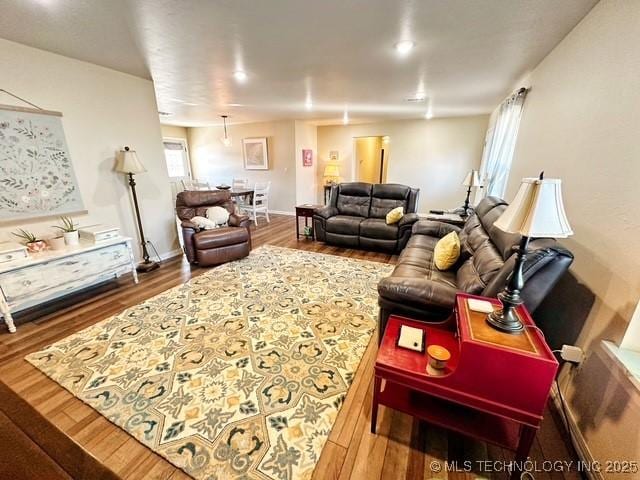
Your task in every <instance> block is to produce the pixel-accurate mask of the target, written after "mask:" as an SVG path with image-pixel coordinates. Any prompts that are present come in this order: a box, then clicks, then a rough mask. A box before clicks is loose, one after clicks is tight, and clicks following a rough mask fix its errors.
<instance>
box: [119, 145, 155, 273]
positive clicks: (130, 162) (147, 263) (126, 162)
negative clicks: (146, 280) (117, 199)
mask: <svg viewBox="0 0 640 480" xmlns="http://www.w3.org/2000/svg"><path fill="white" fill-rule="evenodd" d="M115 170H116V172H120V173H126V174H127V176H128V177H129V186H130V187H131V196H132V198H133V206H134V209H135V212H136V220H137V222H138V231H139V232H140V245H141V247H142V258H143V261H142V262H141V263H140V264H138V266H137V268H136V269H137V270H138V271H139V272H150V271H151V270H155V269H156V268H158V267H159V266H160V265H158V263H157V262H154V261H153V260H151V259H150V258H149V251H148V250H147V241H146V239H145V238H144V230H143V228H142V218H140V207H139V206H138V195H137V193H136V181H135V179H134V178H133V175H134V174H137V173H144V172H146V171H147V170H146V169H145V168H144V165H142V163H141V162H140V159H138V155H137V154H136V152H135V150H131V149H130V148H129V147H124V150H122V151H121V152H120V153H119V154H118V157H117V160H116V168H115Z"/></svg>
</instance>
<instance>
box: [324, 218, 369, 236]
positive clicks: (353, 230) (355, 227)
mask: <svg viewBox="0 0 640 480" xmlns="http://www.w3.org/2000/svg"><path fill="white" fill-rule="evenodd" d="M363 220H364V217H356V216H351V215H336V216H335V217H331V218H328V219H327V232H330V233H340V234H342V235H359V234H360V223H362V221H363Z"/></svg>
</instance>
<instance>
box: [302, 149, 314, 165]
mask: <svg viewBox="0 0 640 480" xmlns="http://www.w3.org/2000/svg"><path fill="white" fill-rule="evenodd" d="M312 165H313V150H311V149H310V148H303V149H302V166H303V167H311V166H312Z"/></svg>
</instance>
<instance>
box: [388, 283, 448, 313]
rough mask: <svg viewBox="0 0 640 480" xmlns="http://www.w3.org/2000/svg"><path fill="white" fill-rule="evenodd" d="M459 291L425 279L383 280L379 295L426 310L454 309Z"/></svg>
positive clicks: (444, 284)
mask: <svg viewBox="0 0 640 480" xmlns="http://www.w3.org/2000/svg"><path fill="white" fill-rule="evenodd" d="M456 292H457V289H456V288H455V287H452V286H451V285H449V284H446V283H441V282H437V281H434V280H430V279H428V278H425V277H394V276H393V275H392V276H390V277H387V278H383V279H382V280H381V281H380V283H378V293H379V294H380V296H381V297H383V298H385V299H386V300H388V301H391V302H397V303H402V304H413V305H420V306H423V307H426V308H429V307H432V308H433V307H435V308H438V309H453V307H454V304H455V300H456Z"/></svg>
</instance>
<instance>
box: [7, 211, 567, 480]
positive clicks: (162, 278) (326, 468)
mask: <svg viewBox="0 0 640 480" xmlns="http://www.w3.org/2000/svg"><path fill="white" fill-rule="evenodd" d="M252 238H253V246H254V248H255V247H258V246H260V245H263V244H272V245H279V246H284V247H291V248H299V249H304V250H312V251H318V252H322V253H329V254H334V255H343V256H348V257H353V258H362V259H367V260H373V261H380V262H387V263H395V261H396V257H395V256H392V255H387V254H383V253H374V252H366V251H360V250H350V249H343V248H337V247H331V246H327V245H324V244H321V243H317V242H312V241H309V240H300V241H297V240H296V238H295V226H294V219H293V217H286V216H277V215H273V216H272V221H271V223H270V224H269V225H268V226H267V225H266V224H265V223H264V222H262V221H261V223H260V226H259V228H257V229H255V228H254V229H253V232H252ZM204 271H206V269H203V268H198V267H191V266H190V265H189V264H188V263H186V262H185V261H183V260H182V258H175V259H172V260H169V261H167V262H164V263H163V265H162V268H161V269H159V270H156V271H154V272H151V273H148V274H144V275H141V277H140V283H139V284H138V285H134V284H133V283H132V281H131V278H130V277H124V278H121V279H120V280H118V281H117V282H113V283H112V284H111V285H109V286H105V287H102V288H99V289H94V290H92V291H89V292H85V293H82V294H79V295H77V296H75V297H74V298H73V299H72V300H71V301H67V302H65V303H58V304H57V305H54V306H52V308H49V309H48V311H47V312H45V313H44V314H43V311H42V310H39V311H31V312H26V313H24V314H21V315H17V316H16V323H17V326H18V331H17V333H15V334H8V333H7V332H6V330H4V329H3V330H1V333H0V381H2V382H4V383H5V384H6V385H7V386H8V387H9V388H10V389H11V390H10V391H9V393H10V395H14V394H17V395H19V397H20V398H21V399H24V400H25V401H26V402H27V403H28V404H29V405H30V406H31V407H33V408H34V409H35V410H36V411H37V413H39V414H41V415H42V416H43V417H44V418H46V419H48V421H49V422H51V426H49V428H54V429H56V430H58V429H59V430H60V431H62V432H64V433H65V434H66V435H67V436H68V437H70V438H71V439H72V440H73V441H74V442H75V443H77V444H79V445H80V446H82V447H83V448H84V449H85V450H86V451H87V452H89V453H90V454H91V455H92V456H93V457H95V458H96V459H97V460H98V461H99V462H101V463H102V464H104V465H105V466H106V467H108V468H109V469H111V470H112V471H113V472H115V473H116V474H117V475H118V476H120V477H122V478H126V479H142V478H144V479H172V480H177V479H183V478H189V477H188V476H187V475H185V474H184V473H183V472H182V471H180V470H179V469H177V468H176V467H174V466H172V465H171V464H169V463H168V462H167V461H166V460H164V459H163V458H162V457H160V456H158V455H156V454H155V453H154V452H152V451H151V450H149V449H147V448H146V447H144V446H143V445H142V444H140V443H139V442H138V441H136V440H135V439H133V438H132V437H130V436H129V435H128V434H127V433H125V432H124V431H123V430H121V429H120V428H118V427H116V426H114V425H113V424H111V423H110V422H109V421H108V420H106V419H105V418H104V417H103V416H102V415H100V414H99V413H98V412H96V411H95V410H93V409H92V408H90V407H89V406H87V405H85V404H84V403H82V402H81V401H80V400H78V399H76V398H75V397H73V396H72V395H71V394H69V393H68V392H67V391H66V390H64V389H63V388H62V387H60V386H59V385H57V384H56V383H55V382H53V381H52V380H49V379H48V378H47V377H45V376H44V374H42V373H40V372H39V371H38V370H36V369H35V368H34V367H32V366H31V365H30V364H28V363H27V362H26V361H25V360H24V359H23V357H24V356H25V355H26V354H27V353H30V352H33V351H36V350H38V349H40V348H42V347H44V346H45V345H48V344H51V343H53V342H55V341H57V340H60V339H62V338H64V337H66V336H68V335H70V334H72V333H73V332H76V331H78V330H81V329H83V328H86V327H88V326H90V325H92V324H94V323H96V322H98V321H100V320H102V319H104V318H106V317H108V316H111V315H114V314H116V313H118V312H120V311H122V310H123V309H125V308H127V307H130V306H132V305H136V304H138V303H140V302H142V301H143V300H145V299H147V298H149V297H151V296H153V295H156V294H158V293H160V292H162V291H164V290H166V289H168V288H171V287H173V286H176V285H179V284H181V283H183V282H184V281H186V280H188V279H189V278H190V277H193V276H196V275H199V274H201V273H203V272H204ZM376 348H377V346H376V342H375V335H374V337H372V342H371V344H370V345H369V348H368V349H367V351H366V353H365V356H364V358H363V360H362V363H361V365H360V368H359V369H358V372H357V374H356V377H355V380H354V382H353V384H352V386H351V389H350V391H349V394H348V396H347V398H346V400H345V403H344V406H343V407H342V410H341V411H340V414H339V415H338V418H337V420H336V423H335V426H334V428H333V430H332V432H331V434H330V436H329V440H328V442H327V444H326V446H325V447H324V450H323V453H322V456H321V458H320V460H319V463H318V466H317V467H316V469H315V472H314V478H316V479H348V478H352V479H358V480H359V479H362V480H375V479H402V478H404V479H408V480H414V479H422V478H441V479H446V478H449V479H452V480H458V479H475V478H483V477H486V478H500V479H501V478H507V475H506V474H505V473H504V472H493V473H481V472H477V471H476V472H473V471H472V472H460V471H450V472H447V471H445V470H443V471H440V472H438V471H434V469H432V468H431V465H432V464H433V462H436V463H438V465H440V466H443V465H444V463H443V462H445V461H458V462H459V464H460V465H462V462H463V461H464V460H472V461H473V460H487V459H488V460H496V461H504V460H509V459H511V458H513V454H512V453H511V452H507V451H505V450H503V449H501V448H498V447H494V446H490V445H486V444H484V443H480V442H475V441H472V440H470V439H466V438H463V437H461V436H459V435H456V434H453V433H450V432H446V431H443V430H441V429H439V428H435V427H431V426H428V425H425V424H424V423H422V422H418V421H416V420H414V419H413V418H411V417H409V416H407V415H404V414H402V413H400V412H395V411H393V410H390V409H386V408H384V407H381V408H380V413H379V417H378V418H379V420H378V422H379V423H378V434H377V435H372V434H371V433H370V432H369V422H370V414H371V397H372V385H373V363H374V361H375V353H376ZM12 392H13V393H12ZM0 393H2V391H1V390H0ZM10 395H4V396H2V399H3V400H2V401H4V402H6V401H8V400H7V399H8V398H9V399H10V398H11V396H10ZM9 401H11V400H9ZM13 401H14V402H15V403H16V404H18V403H20V402H19V401H18V400H16V399H15V398H14V400H13ZM4 411H5V412H6V411H7V410H6V409H5V410H4ZM37 417H38V415H35V414H34V415H33V417H32V418H33V420H32V421H33V422H43V420H38V419H37ZM44 427H46V426H43V428H44ZM27 433H28V432H27ZM29 435H30V436H31V439H32V441H33V442H35V443H36V444H38V442H37V439H35V438H34V435H31V434H29ZM564 435H565V434H564V433H562V431H561V430H559V429H558V427H557V426H556V423H555V422H554V418H553V415H552V414H551V412H548V413H547V415H546V418H545V420H544V422H543V425H542V428H541V429H540V431H539V433H538V436H537V438H536V441H535V444H534V447H533V449H532V452H531V456H532V458H533V459H534V460H537V461H539V462H541V461H542V460H551V461H554V460H575V459H573V458H572V457H571V454H570V453H569V450H568V448H567V446H566V444H565V442H564V441H563V438H564ZM8 442H9V440H7V439H6V437H5V436H4V435H0V451H6V450H9V449H11V448H13V447H14V445H13V444H11V445H7V444H6V443H8ZM24 458H27V459H28V458H29V457H28V456H27V457H25V456H24V455H22V456H16V457H15V459H14V461H18V462H19V461H21V460H20V459H23V460H22V461H28V460H24ZM27 466H28V465H25V468H26V467H27ZM1 468H2V462H1V458H0V469H1ZM24 471H29V469H26V470H24ZM31 471H33V469H31ZM52 471H55V468H54V469H53V470H52ZM66 472H67V473H66V475H65V474H63V473H61V474H60V476H59V477H50V476H47V478H48V479H53V478H70V476H69V475H68V474H69V470H66ZM0 473H3V472H2V471H0ZM51 475H53V474H51ZM86 475H87V474H86V472H85V474H83V475H80V474H77V477H76V478H79V477H80V476H82V478H97V475H96V476H95V477H93V476H92V475H91V474H88V476H86ZM72 476H73V474H72ZM0 477H2V478H5V475H0ZM13 478H17V477H13ZM22 478H43V477H41V476H37V477H29V476H23V477H22ZM103 478H108V475H107V476H105V477H103ZM535 478H536V479H537V480H538V479H554V480H555V479H564V478H571V479H573V478H579V476H578V475H577V474H576V473H567V472H565V473H561V472H549V473H547V472H537V473H535Z"/></svg>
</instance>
